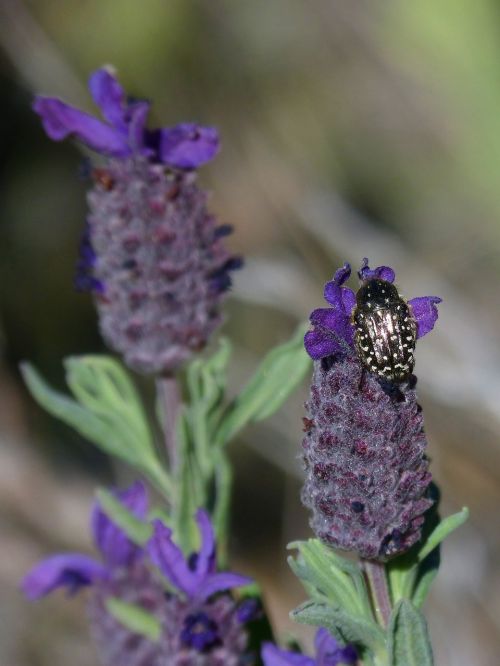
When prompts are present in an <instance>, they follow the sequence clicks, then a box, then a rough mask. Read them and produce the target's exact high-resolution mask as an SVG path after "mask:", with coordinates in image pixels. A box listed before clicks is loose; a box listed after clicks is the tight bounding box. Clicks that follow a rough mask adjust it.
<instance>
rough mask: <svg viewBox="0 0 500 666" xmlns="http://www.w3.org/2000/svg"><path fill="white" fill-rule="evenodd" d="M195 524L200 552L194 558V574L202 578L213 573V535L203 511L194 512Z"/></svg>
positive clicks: (208, 518)
mask: <svg viewBox="0 0 500 666" xmlns="http://www.w3.org/2000/svg"><path fill="white" fill-rule="evenodd" d="M196 522H197V523H198V529H199V531H200V539H201V545H200V551H199V553H198V557H197V558H196V574H197V575H198V576H199V577H200V578H203V577H205V576H206V575H207V574H209V573H212V572H213V571H215V535H214V530H213V527H212V523H211V522H210V517H209V515H208V513H207V512H206V511H205V510H204V509H198V511H197V512H196Z"/></svg>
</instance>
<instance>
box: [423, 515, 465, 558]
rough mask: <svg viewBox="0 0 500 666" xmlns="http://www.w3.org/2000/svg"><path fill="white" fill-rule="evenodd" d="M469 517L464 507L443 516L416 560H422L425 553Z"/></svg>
mask: <svg viewBox="0 0 500 666" xmlns="http://www.w3.org/2000/svg"><path fill="white" fill-rule="evenodd" d="M468 517H469V509H468V508H467V507H464V508H463V509H462V510H461V511H459V512H458V513H454V514H453V515H452V516H448V517H447V518H444V519H443V520H442V521H441V522H440V523H439V525H438V526H437V527H436V528H435V529H434V531H433V532H432V533H431V535H430V536H429V538H428V539H427V540H426V542H425V544H424V545H423V547H422V548H421V550H420V551H419V553H418V561H419V562H422V560H424V558H426V557H427V555H428V554H429V553H430V552H431V551H433V550H434V548H436V546H438V545H439V544H440V543H441V542H442V541H443V540H444V539H446V537H447V536H448V535H449V534H451V532H453V531H454V530H456V529H457V528H458V527H460V525H463V524H464V523H465V521H466V520H467V518H468Z"/></svg>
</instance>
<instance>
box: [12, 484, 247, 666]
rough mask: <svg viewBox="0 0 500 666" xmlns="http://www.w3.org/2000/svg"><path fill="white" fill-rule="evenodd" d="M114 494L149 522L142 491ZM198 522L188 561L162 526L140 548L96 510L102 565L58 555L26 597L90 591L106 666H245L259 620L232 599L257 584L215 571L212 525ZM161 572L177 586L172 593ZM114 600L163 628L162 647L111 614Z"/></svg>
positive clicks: (30, 578)
mask: <svg viewBox="0 0 500 666" xmlns="http://www.w3.org/2000/svg"><path fill="white" fill-rule="evenodd" d="M115 494H116V497H117V499H119V500H120V502H121V503H122V504H123V505H124V506H125V507H126V508H127V509H128V510H129V511H130V512H131V513H133V514H134V515H135V516H136V518H138V519H140V520H144V519H145V518H146V513H147V497H146V493H145V488H144V486H143V485H142V484H140V483H136V484H134V485H132V486H131V487H130V488H128V489H127V490H125V491H122V492H117V493H115ZM196 519H197V522H198V526H199V529H200V536H201V544H200V548H199V550H198V551H197V552H196V553H194V554H193V555H191V556H190V557H185V556H184V554H183V553H182V551H181V550H180V549H179V548H178V546H177V545H176V544H175V543H174V542H173V540H172V534H171V531H170V530H169V529H168V528H167V527H165V526H164V525H163V523H161V522H160V521H155V524H154V533H153V535H152V537H151V539H150V541H149V543H148V544H147V546H146V547H145V548H142V547H138V546H136V545H135V544H133V543H132V542H131V541H130V540H129V539H128V537H127V536H126V535H125V533H124V532H123V531H122V530H121V529H120V528H119V527H118V526H117V525H115V524H114V523H113V522H112V521H111V520H110V519H109V518H108V516H107V515H106V513H105V512H104V511H103V509H102V507H101V506H99V504H97V505H96V506H95V507H94V510H93V513H92V531H93V535H94V540H95V543H96V545H97V547H98V549H99V551H100V553H101V561H98V560H95V559H93V558H91V557H88V556H86V555H81V554H78V553H68V554H60V555H54V556H52V557H51V558H48V559H46V560H43V561H42V562H41V563H39V564H38V565H36V566H35V567H34V568H33V569H32V570H31V571H30V572H29V573H28V574H27V576H26V577H25V579H24V581H23V583H22V587H23V590H24V592H25V594H26V596H27V597H28V598H30V599H33V600H34V599H39V598H40V597H43V596H45V595H46V594H49V593H50V592H52V591H53V590H55V589H56V588H60V587H64V588H66V589H67V590H68V591H69V592H70V593H72V592H75V591H77V590H78V589H81V588H82V587H84V586H88V587H90V588H91V594H90V597H89V601H88V608H89V620H90V627H91V633H92V636H93V639H94V642H95V644H96V646H97V650H98V653H99V656H100V659H101V661H102V663H103V664H104V666H116V664H120V665H121V666H142V665H143V664H148V666H163V664H172V666H185V665H186V664H197V666H219V665H220V664H225V665H226V664H227V665H228V666H238V665H239V664H240V663H242V659H244V655H246V654H247V652H246V651H247V632H246V629H245V625H246V624H247V623H248V622H250V621H252V619H253V615H254V614H255V613H253V614H252V613H251V612H249V610H250V609H249V608H247V607H246V604H245V602H242V603H239V602H237V601H236V600H235V599H233V596H232V594H231V590H232V588H234V587H239V586H242V585H247V584H248V583H250V582H251V579H249V578H247V577H245V576H240V575H238V574H233V573H230V572H225V573H218V572H217V571H216V557H215V539H214V532H213V528H212V525H211V523H210V519H209V517H208V514H207V513H206V512H205V511H203V510H200V511H198V513H197V516H196ZM149 556H151V558H150V557H149ZM154 564H156V565H157V566H158V568H159V569H160V571H161V573H162V574H163V576H164V577H166V578H167V579H168V580H169V582H170V583H171V588H170V590H166V588H165V583H164V580H163V579H162V578H161V577H160V576H159V575H158V571H157V570H156V568H155V566H153V565H154ZM172 589H173V591H172ZM111 598H113V599H118V600H120V601H122V602H125V603H127V604H132V605H133V606H137V607H139V608H141V609H142V610H143V611H145V612H147V613H149V614H150V615H152V616H153V617H154V618H155V619H156V620H157V621H158V623H159V626H160V635H159V638H158V640H156V641H154V640H152V639H150V638H148V637H147V636H143V635H140V634H137V633H134V632H133V631H132V630H130V629H129V628H128V627H127V626H125V625H123V624H122V623H121V622H120V621H119V620H118V619H117V618H116V617H115V616H114V615H113V613H112V612H111V611H110V609H109V606H108V601H109V600H110V599H111ZM253 610H254V611H255V608H254V609H253Z"/></svg>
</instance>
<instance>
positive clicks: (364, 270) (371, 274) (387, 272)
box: [358, 257, 396, 284]
mask: <svg viewBox="0 0 500 666" xmlns="http://www.w3.org/2000/svg"><path fill="white" fill-rule="evenodd" d="M358 276H359V279H360V280H373V279H374V278H378V279H379V280H385V281H386V282H390V283H391V284H392V283H393V282H394V280H395V279H396V273H395V272H394V270H393V269H392V268H391V267H390V266H377V268H373V269H371V268H370V266H369V265H368V259H367V258H366V257H365V258H364V259H363V263H362V264H361V268H360V269H359V271H358Z"/></svg>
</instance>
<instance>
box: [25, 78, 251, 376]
mask: <svg viewBox="0 0 500 666" xmlns="http://www.w3.org/2000/svg"><path fill="white" fill-rule="evenodd" d="M90 90H91V92H92V96H93V98H94V101H95V102H96V104H97V105H98V106H99V108H100V109H101V111H102V114H103V117H104V121H101V120H98V119H96V118H94V117H92V116H90V115H89V114H87V113H84V112H83V111H80V110H78V109H75V108H74V107H71V106H68V105H67V104H66V103H64V102H62V101H60V100H58V99H55V98H52V97H37V98H36V100H35V103H34V109H35V111H36V112H37V113H38V114H39V115H40V116H41V118H42V123H43V126H44V128H45V130H46V132H47V134H48V135H49V137H51V138H52V139H54V140H56V141H58V140H61V139H64V138H66V137H68V136H75V137H76V138H77V139H78V140H79V141H81V142H83V143H84V144H86V145H87V146H89V147H91V148H93V149H94V150H96V151H97V152H99V153H101V154H102V155H104V156H105V157H106V158H108V159H107V160H105V164H104V166H102V167H99V168H96V169H93V170H92V172H91V173H92V177H93V180H94V186H93V188H92V190H91V191H90V193H89V195H88V203H89V208H90V214H89V216H88V219H87V222H86V226H85V230H84V233H83V235H82V240H81V244H80V256H79V259H78V262H77V271H76V279H75V285H76V287H77V289H79V290H86V291H90V292H92V294H93V295H94V299H95V304H96V307H97V310H98V314H99V325H100V330H101V333H102V336H103V338H104V339H105V341H106V342H107V344H108V345H109V346H110V347H111V348H112V349H114V350H116V351H118V352H119V353H120V354H122V355H123V357H124V359H125V362H126V363H127V364H128V365H129V366H130V367H132V368H134V369H135V370H137V371H139V372H144V373H156V374H162V373H172V372H174V371H176V370H177V369H178V368H179V367H180V366H181V365H182V364H183V363H184V362H186V361H187V360H188V359H189V358H190V357H191V356H192V355H193V353H195V352H198V351H200V350H201V349H202V348H203V347H204V346H205V345H206V343H207V342H208V340H209V338H210V336H211V335H212V333H213V332H214V330H215V329H216V328H217V327H218V326H219V325H220V324H221V322H222V314H221V305H222V302H223V300H224V298H225V296H226V294H227V292H228V290H229V288H230V287H231V273H232V272H233V271H234V270H236V269H238V268H240V267H241V265H242V261H241V259H240V258H239V257H235V256H233V255H232V254H231V253H230V252H229V251H228V250H227V249H226V247H225V242H224V238H225V236H227V235H228V234H230V233H231V231H232V227H231V226H230V225H219V224H218V223H217V220H216V218H215V217H214V216H213V215H211V214H210V213H209V212H208V210H207V195H206V193H205V192H203V191H202V190H201V189H200V188H199V187H198V186H197V183H196V176H197V174H196V172H195V169H196V168H198V167H199V166H201V165H202V164H204V163H205V162H207V161H209V160H210V159H212V158H213V157H214V156H215V154H216V153H217V151H218V147H219V141H218V136H217V132H216V130H215V129H213V128H210V127H200V126H198V125H196V124H194V123H181V124H179V125H176V126H175V127H173V128H161V129H156V130H149V129H147V128H146V126H145V122H146V115H147V112H148V110H149V104H148V103H147V102H144V101H139V102H138V101H128V100H127V99H126V96H125V93H124V91H123V89H122V87H121V86H120V84H119V83H118V81H117V79H116V78H115V76H114V75H113V73H112V71H111V70H110V69H109V68H102V69H99V70H97V71H96V72H95V73H94V74H93V75H92V76H91V78H90Z"/></svg>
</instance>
